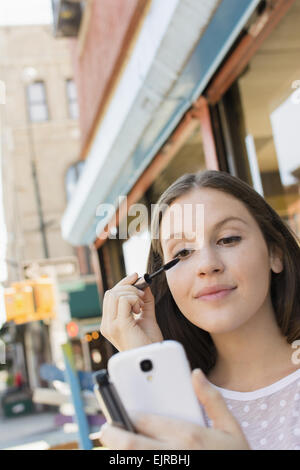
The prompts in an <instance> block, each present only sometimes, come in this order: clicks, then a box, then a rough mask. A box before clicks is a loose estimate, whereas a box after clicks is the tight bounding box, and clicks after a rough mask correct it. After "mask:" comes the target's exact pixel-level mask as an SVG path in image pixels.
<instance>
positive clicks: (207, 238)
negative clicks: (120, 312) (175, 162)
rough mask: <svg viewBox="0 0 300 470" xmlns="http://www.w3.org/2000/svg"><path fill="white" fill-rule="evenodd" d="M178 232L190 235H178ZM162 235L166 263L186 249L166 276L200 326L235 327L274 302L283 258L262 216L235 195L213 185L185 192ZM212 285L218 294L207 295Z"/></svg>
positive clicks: (221, 329)
mask: <svg viewBox="0 0 300 470" xmlns="http://www.w3.org/2000/svg"><path fill="white" fill-rule="evenodd" d="M175 205H176V207H175ZM201 208H204V214H203V218H202V219H201ZM172 212H173V214H176V217H174V218H173V217H172V216H171V213H172ZM178 232H183V233H184V234H185V236H184V235H182V236H181V237H180V238H179V236H178V235H177V236H176V237H175V238H174V237H172V234H174V233H176V234H177V233H178ZM192 236H194V238H192ZM188 237H189V239H188ZM160 239H161V245H162V250H163V254H164V262H168V261H170V260H171V259H173V258H175V257H176V256H177V255H178V252H180V251H181V253H180V255H179V256H180V258H181V261H180V262H179V263H177V265H176V266H174V267H173V268H171V269H170V270H169V271H167V272H166V277H167V282H168V285H169V288H170V291H171V293H172V295H173V298H174V300H175V302H176V304H177V305H178V308H179V309H180V310H181V312H182V313H183V314H184V315H185V317H186V318H187V319H188V320H189V321H190V322H192V323H193V324H194V325H197V326H198V327H200V328H202V329H204V330H206V331H208V332H209V333H221V332H228V331H232V330H234V329H236V328H238V327H239V326H241V325H242V324H243V323H245V322H247V321H248V320H249V319H250V318H251V317H253V316H254V315H255V314H256V313H259V312H260V311H262V312H263V311H264V310H265V306H266V305H268V306H270V305H271V303H270V296H269V286H270V280H271V269H272V270H273V271H274V272H280V271H282V263H281V259H280V258H279V257H278V256H275V254H273V253H272V254H271V255H270V254H269V250H268V247H267V245H266V242H265V240H264V237H263V234H262V232H261V230H260V228H259V226H258V224H257V222H256V220H255V219H254V218H253V216H252V215H251V214H250V212H249V211H248V209H247V208H246V206H245V205H244V204H243V203H242V202H240V201H239V200H238V199H236V198H234V197H233V196H231V195H229V194H227V193H225V192H221V191H218V190H215V189H211V188H201V189H195V190H192V191H190V192H189V193H187V194H185V195H184V196H181V197H180V198H178V199H176V200H175V201H174V202H173V203H172V204H171V205H170V207H169V208H168V209H167V211H166V212H165V213H164V215H163V218H162V221H161V226H160ZM182 250H183V251H182ZM210 288H211V289H212V290H213V291H215V292H216V293H215V294H207V295H205V294H206V293H205V292H203V290H204V289H205V290H206V289H210ZM217 292H218V293H217Z"/></svg>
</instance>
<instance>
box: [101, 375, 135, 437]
mask: <svg viewBox="0 0 300 470" xmlns="http://www.w3.org/2000/svg"><path fill="white" fill-rule="evenodd" d="M93 380H94V382H95V386H94V392H95V395H96V397H97V400H98V402H99V404H100V408H101V411H102V413H103V414H104V416H105V418H106V421H107V422H108V423H110V424H112V425H114V426H117V427H120V428H122V429H127V430H128V431H131V432H135V429H134V427H133V425H132V423H131V421H130V419H129V416H128V414H127V412H126V410H125V408H124V406H123V403H122V402H121V400H120V397H119V396H118V393H117V391H116V389H115V387H114V385H113V384H112V383H111V381H110V380H109V376H108V372H107V370H106V369H101V370H99V371H97V372H95V373H94V374H93Z"/></svg>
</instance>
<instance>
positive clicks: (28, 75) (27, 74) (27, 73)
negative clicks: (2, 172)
mask: <svg viewBox="0 0 300 470" xmlns="http://www.w3.org/2000/svg"><path fill="white" fill-rule="evenodd" d="M36 73H37V72H36V70H35V69H34V68H33V67H27V68H25V69H24V71H23V77H22V78H23V81H24V82H25V84H27V85H28V84H29V83H31V82H32V81H33V80H34V79H35V77H36ZM25 93H26V99H27V90H26V89H25ZM26 127H27V135H28V142H29V152H30V161H31V174H32V179H33V184H34V193H35V199H36V203H37V211H38V218H39V229H40V232H41V237H42V245H43V253H44V258H49V257H50V256H49V248H48V241H47V234H46V224H45V220H44V214H43V209H42V200H41V191H40V186H39V181H38V176H37V169H36V152H35V144H34V136H33V130H32V124H31V121H30V119H29V114H28V108H27V112H26Z"/></svg>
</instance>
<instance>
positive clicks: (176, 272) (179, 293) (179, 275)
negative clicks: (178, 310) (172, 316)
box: [166, 260, 195, 306]
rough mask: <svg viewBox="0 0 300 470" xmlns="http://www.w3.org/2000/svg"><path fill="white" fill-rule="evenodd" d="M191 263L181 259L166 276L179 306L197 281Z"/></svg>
mask: <svg viewBox="0 0 300 470" xmlns="http://www.w3.org/2000/svg"><path fill="white" fill-rule="evenodd" d="M188 265H189V263H188V262H187V260H186V261H180V262H179V263H178V265H177V266H174V267H173V268H172V269H171V270H170V271H168V272H166V278H167V282H168V286H169V289H170V291H171V294H172V296H173V298H174V300H175V302H176V303H177V305H178V306H179V304H180V300H181V299H185V298H186V297H187V295H188V294H189V293H190V291H191V288H192V287H193V282H194V281H195V279H194V278H195V276H194V275H193V270H192V269H191V267H190V268H189V267H188Z"/></svg>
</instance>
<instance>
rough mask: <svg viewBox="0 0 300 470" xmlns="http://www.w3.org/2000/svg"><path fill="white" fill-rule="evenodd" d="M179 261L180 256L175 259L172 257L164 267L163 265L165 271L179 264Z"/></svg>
mask: <svg viewBox="0 0 300 470" xmlns="http://www.w3.org/2000/svg"><path fill="white" fill-rule="evenodd" d="M178 261H180V258H175V259H172V260H171V261H169V262H168V263H167V264H165V265H164V267H163V268H164V271H167V270H168V269H170V268H172V267H173V266H175V264H177V263H178Z"/></svg>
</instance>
